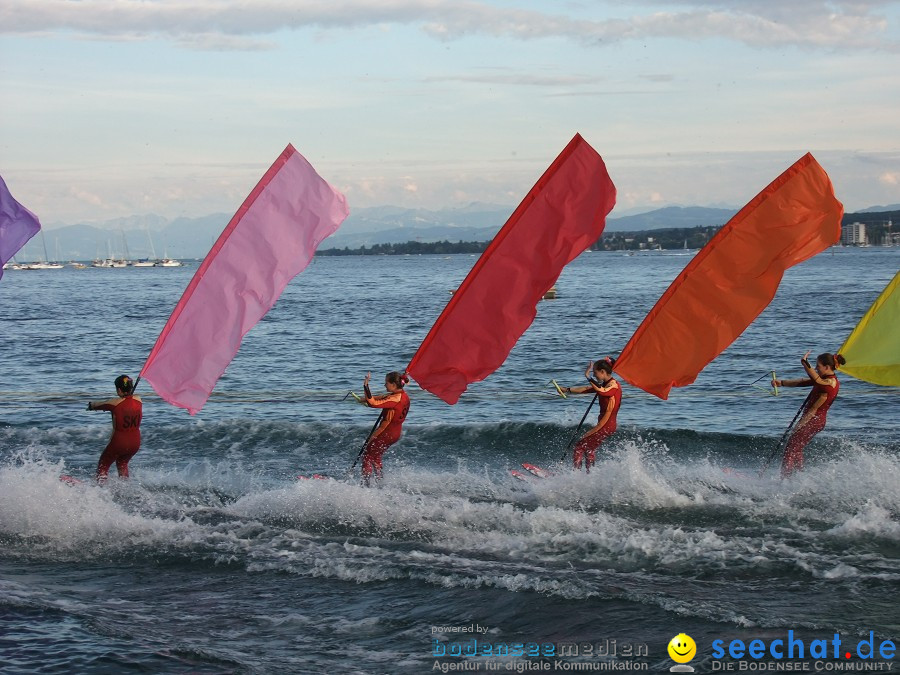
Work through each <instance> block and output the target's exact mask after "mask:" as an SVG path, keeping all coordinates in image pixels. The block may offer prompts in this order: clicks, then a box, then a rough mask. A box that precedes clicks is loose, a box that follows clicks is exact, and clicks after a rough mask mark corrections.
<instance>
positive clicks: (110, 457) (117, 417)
mask: <svg viewBox="0 0 900 675" xmlns="http://www.w3.org/2000/svg"><path fill="white" fill-rule="evenodd" d="M142 408H143V405H142V403H141V399H139V398H135V397H134V396H132V395H130V394H129V395H128V396H124V397H122V398H115V399H112V400H109V401H104V402H102V403H92V404H91V410H108V411H110V412H111V413H112V424H113V433H112V437H111V438H110V439H109V443H108V444H107V445H106V449H104V450H103V454H102V455H100V461H99V463H98V464H97V480H105V479H106V477H107V475H108V474H109V467H110V466H112V463H113V462H115V463H116V469H118V471H119V476H121V477H122V478H128V460H130V459H131V458H132V457H134V455H135V454H136V453H137V451H138V450H140V449H141V417H142V412H141V411H142Z"/></svg>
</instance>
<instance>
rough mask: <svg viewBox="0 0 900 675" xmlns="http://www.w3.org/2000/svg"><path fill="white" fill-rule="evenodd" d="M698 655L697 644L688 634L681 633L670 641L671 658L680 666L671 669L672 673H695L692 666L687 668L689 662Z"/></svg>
mask: <svg viewBox="0 0 900 675" xmlns="http://www.w3.org/2000/svg"><path fill="white" fill-rule="evenodd" d="M696 655H697V643H696V642H694V639H693V638H692V637H691V636H690V635H687V634H686V633H679V634H678V635H676V636H675V637H673V638H672V639H671V640H669V657H670V658H671V659H672V660H673V661H674V662H675V663H677V664H678V665H676V666H672V667H671V668H669V672H672V673H693V672H694V669H693V667H692V666H686V665H684V664H686V663H687V662H688V661H690V660H691V659H692V658H694V657H695V656H696Z"/></svg>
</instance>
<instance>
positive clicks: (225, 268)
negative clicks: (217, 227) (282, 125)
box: [141, 145, 349, 415]
mask: <svg viewBox="0 0 900 675" xmlns="http://www.w3.org/2000/svg"><path fill="white" fill-rule="evenodd" d="M348 213H349V210H348V208H347V200H346V199H345V198H344V195H342V194H341V193H340V192H338V191H337V190H336V189H334V188H333V187H332V186H331V185H329V184H328V183H327V182H325V180H324V179H323V178H322V177H321V176H319V174H317V173H316V171H315V169H313V167H312V166H311V165H310V163H309V162H307V161H306V159H305V158H304V157H303V156H302V155H301V154H300V153H299V152H297V151H296V150H295V149H294V147H293V146H292V145H288V146H287V148H285V150H284V152H282V153H281V156H280V157H279V158H278V159H277V160H276V161H275V163H274V164H273V165H272V166H271V168H270V169H269V170H268V171H267V172H266V175H265V176H263V177H262V180H261V181H260V182H259V184H258V185H257V186H256V187H255V188H254V189H253V192H251V193H250V196H249V197H247V199H246V200H245V201H244V203H243V204H242V205H241V208H240V209H238V211H237V213H235V214H234V217H233V218H232V219H231V222H229V223H228V225H227V226H226V227H225V230H224V231H223V232H222V234H221V236H220V237H219V239H218V241H216V243H215V244H214V245H213V247H212V249H211V250H210V252H209V254H207V256H206V258H205V259H204V261H203V263H202V264H201V265H200V268H199V269H198V270H197V273H196V274H194V278H193V279H191V283H190V284H189V285H188V287H187V290H185V292H184V295H182V296H181V300H179V302H178V304H177V305H176V306H175V309H174V311H173V312H172V316H170V317H169V320H168V322H167V323H166V325H165V327H164V328H163V330H162V332H161V333H160V334H159V337H158V338H157V340H156V344H155V345H154V346H153V350H152V351H151V352H150V356H148V357H147V362H146V363H145V364H144V367H143V369H142V370H141V377H142V378H144V379H146V380H148V381H149V382H150V384H152V385H153V388H154V389H155V390H156V392H157V393H158V394H159V395H160V396H162V397H163V398H164V399H165V400H166V401H168V402H169V403H171V404H172V405H177V406H179V407H181V408H187V410H188V412H190V413H191V414H192V415H193V414H195V413H197V412H198V411H199V410H200V409H201V408H202V407H203V405H204V404H205V403H206V400H207V399H208V398H209V395H210V393H212V390H213V387H215V385H216V382H217V381H218V379H219V377H221V375H222V373H224V372H225V369H226V368H227V367H228V364H229V363H231V359H233V358H234V355H235V354H237V351H238V348H239V347H240V346H241V340H242V339H243V337H244V335H246V334H247V332H248V331H249V330H250V329H251V328H253V326H255V325H256V323H257V322H258V321H259V320H260V319H261V318H262V317H263V316H265V314H266V312H268V311H269V309H270V308H271V307H272V306H273V305H274V304H275V301H276V300H278V297H279V296H280V295H281V292H282V291H283V290H284V287H285V286H287V284H288V282H290V280H291V279H293V278H294V277H295V276H297V275H298V274H299V273H300V272H302V271H303V270H304V269H306V266H307V265H308V264H309V262H310V260H312V257H313V254H314V253H315V251H316V248H317V247H318V246H319V244H320V243H321V242H322V240H323V239H325V238H326V237H327V236H329V235H330V234H332V233H334V231H335V230H337V229H338V227H339V226H340V224H341V223H342V222H343V220H344V218H346V217H347V214H348Z"/></svg>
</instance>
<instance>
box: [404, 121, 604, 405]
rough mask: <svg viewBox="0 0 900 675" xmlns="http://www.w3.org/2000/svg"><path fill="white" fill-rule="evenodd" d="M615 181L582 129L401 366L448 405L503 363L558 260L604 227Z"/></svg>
mask: <svg viewBox="0 0 900 675" xmlns="http://www.w3.org/2000/svg"><path fill="white" fill-rule="evenodd" d="M615 203H616V188H615V186H614V185H613V182H612V180H611V179H610V177H609V174H608V173H607V171H606V166H605V165H604V163H603V160H602V159H601V157H600V155H598V154H597V151H596V150H594V149H593V148H592V147H591V146H590V145H589V144H588V143H587V141H585V140H584V139H583V138H582V137H581V136H580V135H578V134H576V135H575V137H574V138H573V139H572V140H571V141H570V142H569V144H568V145H567V146H566V148H565V149H564V150H563V151H562V153H560V155H559V157H557V158H556V160H554V162H553V164H551V165H550V168H548V169H547V171H546V172H544V175H543V176H541V178H540V180H538V182H537V183H536V184H535V186H534V187H533V188H532V189H531V191H530V192H529V193H528V194H527V195H526V196H525V199H523V200H522V203H521V204H519V206H518V208H516V210H515V211H514V212H513V214H512V215H511V216H510V218H509V220H508V221H507V222H506V224H505V225H504V226H503V228H502V229H501V230H500V231H499V232H498V233H497V236H495V237H494V239H493V241H492V242H491V243H490V245H489V246H488V247H487V249H486V250H485V252H484V253H482V254H481V257H480V258H479V259H478V262H476V263H475V266H474V267H473V268H472V271H471V272H469V274H468V276H467V277H466V278H465V280H464V281H463V282H462V284H461V285H460V287H459V289H458V290H457V291H456V293H455V294H454V295H453V298H452V299H451V300H450V302H449V303H448V304H447V306H446V307H445V308H444V311H443V312H442V313H441V315H440V316H439V317H438V319H437V321H436V322H435V324H434V326H432V328H431V331H429V333H428V335H427V336H426V337H425V339H424V340H423V341H422V344H421V345H420V346H419V349H418V350H417V351H416V353H415V355H414V356H413V358H412V361H410V363H409V366H408V367H407V372H408V373H409V375H410V376H411V377H413V378H414V379H415V380H416V382H418V383H419V386H421V387H422V388H423V389H427V390H428V391H430V392H431V393H432V394H434V395H436V396H438V397H440V398H441V399H443V400H444V401H446V402H447V403H449V404H450V405H453V404H454V403H456V402H457V401H458V400H459V397H460V395H461V394H462V393H463V392H464V391H465V390H466V387H468V385H469V384H470V383H472V382H477V381H479V380H483V379H484V378H486V377H487V376H488V375H490V374H491V373H493V372H494V371H495V370H497V368H499V367H500V366H501V365H503V362H504V361H505V360H506V357H507V356H509V352H510V351H511V350H512V348H513V346H514V345H515V344H516V341H518V339H519V338H520V337H521V336H522V334H523V333H524V332H525V331H526V330H527V329H528V327H529V326H530V325H531V322H532V321H534V317H535V315H536V314H537V303H538V301H539V300H540V299H541V298H542V297H543V295H544V293H546V292H547V291H548V290H549V289H550V287H551V286H553V284H554V283H555V282H556V279H557V278H558V277H559V274H560V272H562V269H563V267H565V266H566V264H568V263H569V262H570V261H572V260H573V259H574V258H576V257H577V256H578V255H579V254H580V253H582V252H583V251H584V250H585V249H586V248H588V247H589V246H590V245H591V244H593V243H594V242H595V241H597V239H598V238H599V237H600V235H601V234H602V233H603V228H604V226H605V224H606V216H607V214H608V213H609V212H610V211H612V208H613V206H614V205H615Z"/></svg>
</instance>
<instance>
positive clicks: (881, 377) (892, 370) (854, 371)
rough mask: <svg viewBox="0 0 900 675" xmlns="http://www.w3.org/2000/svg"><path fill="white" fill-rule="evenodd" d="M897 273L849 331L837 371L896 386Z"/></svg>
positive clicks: (899, 339) (899, 338) (899, 337)
mask: <svg viewBox="0 0 900 675" xmlns="http://www.w3.org/2000/svg"><path fill="white" fill-rule="evenodd" d="M898 286H900V272H897V274H895V275H894V278H893V279H891V283H889V284H888V285H887V286H886V287H885V289H884V290H883V291H881V295H879V296H878V298H877V299H876V300H875V302H874V303H872V306H871V307H869V311H868V312H866V313H865V316H863V318H862V319H861V320H860V322H859V323H858V324H857V325H856V328H854V329H853V332H852V333H850V337H848V338H847V340H846V341H845V342H844V344H843V346H842V347H841V349H840V351H839V353H840V354H841V355H842V356H843V357H844V358H845V359H847V364H846V365H844V366H841V371H843V372H845V373H847V374H848V375H852V376H853V377H855V378H858V379H860V380H865V381H866V382H871V383H873V384H883V385H886V386H888V387H900V293H896V292H895V291H896V290H897V287H898Z"/></svg>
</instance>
